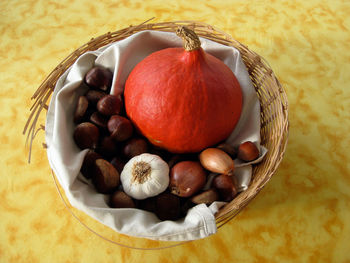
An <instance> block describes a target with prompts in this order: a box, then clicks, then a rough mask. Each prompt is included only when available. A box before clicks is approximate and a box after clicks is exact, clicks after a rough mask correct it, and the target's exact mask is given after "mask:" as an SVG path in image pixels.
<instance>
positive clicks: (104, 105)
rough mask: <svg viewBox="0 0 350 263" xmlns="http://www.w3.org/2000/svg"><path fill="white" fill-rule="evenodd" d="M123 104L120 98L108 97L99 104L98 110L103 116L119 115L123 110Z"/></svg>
mask: <svg viewBox="0 0 350 263" xmlns="http://www.w3.org/2000/svg"><path fill="white" fill-rule="evenodd" d="M122 104H123V102H122V99H121V97H120V96H115V95H106V96H104V97H102V98H101V99H100V100H99V101H98V102H97V110H98V112H99V113H101V114H103V115H107V116H111V115H117V114H119V113H120V111H121V109H122Z"/></svg>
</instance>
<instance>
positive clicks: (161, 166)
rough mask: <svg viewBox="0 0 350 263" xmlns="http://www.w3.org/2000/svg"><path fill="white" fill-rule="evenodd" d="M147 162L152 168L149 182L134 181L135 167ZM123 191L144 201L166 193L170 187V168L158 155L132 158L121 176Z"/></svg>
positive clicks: (148, 178) (144, 154) (141, 155)
mask: <svg viewBox="0 0 350 263" xmlns="http://www.w3.org/2000/svg"><path fill="white" fill-rule="evenodd" d="M138 162H145V163H147V164H149V165H150V166H151V172H150V175H149V177H147V180H146V181H145V182H143V183H139V182H136V181H134V180H133V169H134V165H135V164H136V163H138ZM120 180H121V183H122V185H123V189H124V191H125V193H126V194H128V195H129V196H131V197H133V198H135V199H138V200H142V199H146V198H148V197H152V196H156V195H158V194H160V193H162V192H164V191H165V190H166V189H167V187H168V186H169V180H170V179H169V166H168V164H167V163H166V162H165V161H164V160H163V159H162V158H160V157H159V156H158V155H154V154H149V153H143V154H140V155H137V156H135V157H133V158H131V159H130V160H129V161H128V162H127V163H126V165H125V166H124V169H123V171H122V173H121V175H120Z"/></svg>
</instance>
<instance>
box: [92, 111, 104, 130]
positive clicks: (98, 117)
mask: <svg viewBox="0 0 350 263" xmlns="http://www.w3.org/2000/svg"><path fill="white" fill-rule="evenodd" d="M90 121H91V122H92V123H93V124H95V125H96V126H98V127H100V128H103V129H105V128H107V123H108V117H107V116H105V115H102V114H101V113H99V112H97V111H95V112H94V113H92V114H91V116H90Z"/></svg>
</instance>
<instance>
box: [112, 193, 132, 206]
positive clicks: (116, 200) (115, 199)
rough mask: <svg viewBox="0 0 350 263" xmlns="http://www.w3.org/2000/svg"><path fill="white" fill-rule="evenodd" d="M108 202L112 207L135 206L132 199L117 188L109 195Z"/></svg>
mask: <svg viewBox="0 0 350 263" xmlns="http://www.w3.org/2000/svg"><path fill="white" fill-rule="evenodd" d="M109 204H110V206H111V207H113V208H135V207H136V205H135V202H134V200H133V199H132V198H131V197H130V196H128V195H127V194H126V193H125V192H123V191H120V190H117V191H115V192H114V193H113V194H112V195H111V196H110V200H109Z"/></svg>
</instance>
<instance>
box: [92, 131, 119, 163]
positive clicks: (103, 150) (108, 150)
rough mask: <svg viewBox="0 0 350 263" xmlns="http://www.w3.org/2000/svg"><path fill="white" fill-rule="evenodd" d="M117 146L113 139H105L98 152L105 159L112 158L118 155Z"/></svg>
mask: <svg viewBox="0 0 350 263" xmlns="http://www.w3.org/2000/svg"><path fill="white" fill-rule="evenodd" d="M117 149H118V148H117V145H116V143H115V142H114V140H113V139H112V138H111V137H108V136H107V137H103V138H102V139H101V141H100V143H99V145H98V147H97V149H96V151H97V152H98V153H99V154H101V155H102V156H104V157H107V158H109V157H112V156H114V155H115V154H116V153H117Z"/></svg>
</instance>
